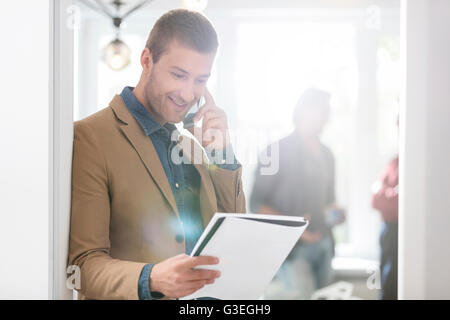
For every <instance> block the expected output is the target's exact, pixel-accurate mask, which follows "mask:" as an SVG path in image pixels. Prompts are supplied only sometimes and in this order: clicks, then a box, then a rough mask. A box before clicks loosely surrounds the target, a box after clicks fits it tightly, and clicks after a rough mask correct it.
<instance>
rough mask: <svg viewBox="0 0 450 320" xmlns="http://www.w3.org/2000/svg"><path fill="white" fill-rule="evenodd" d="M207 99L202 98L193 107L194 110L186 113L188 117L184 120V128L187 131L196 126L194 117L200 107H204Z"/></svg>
mask: <svg viewBox="0 0 450 320" xmlns="http://www.w3.org/2000/svg"><path fill="white" fill-rule="evenodd" d="M204 101H205V98H204V97H203V96H201V97H200V99H199V100H198V101H197V103H196V104H195V105H194V106H192V108H191V109H190V110H189V111H188V113H186V116H185V118H184V120H183V127H184V128H185V129H189V128H192V127H194V126H195V123H194V117H195V115H196V114H197V112H198V110H199V109H200V106H201V105H203V104H204V103H205V102H204Z"/></svg>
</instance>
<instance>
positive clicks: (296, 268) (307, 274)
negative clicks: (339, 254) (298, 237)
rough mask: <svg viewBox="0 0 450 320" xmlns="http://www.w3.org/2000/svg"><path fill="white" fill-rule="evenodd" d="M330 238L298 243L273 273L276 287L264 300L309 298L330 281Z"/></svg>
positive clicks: (331, 252)
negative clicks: (276, 271) (274, 273)
mask: <svg viewBox="0 0 450 320" xmlns="http://www.w3.org/2000/svg"><path fill="white" fill-rule="evenodd" d="M333 245H334V243H333V240H332V239H331V236H326V237H324V238H322V239H321V240H319V241H318V242H315V243H302V244H300V245H297V246H296V247H295V248H294V249H293V252H292V253H291V255H290V259H289V260H286V261H285V262H284V263H283V265H282V266H281V268H280V270H279V271H278V273H277V275H276V276H275V279H274V281H275V282H278V284H277V285H278V287H277V289H275V290H271V292H270V293H268V294H267V295H265V296H264V297H265V298H267V299H293V300H308V299H311V295H312V294H313V293H314V291H316V290H318V289H320V288H323V287H325V286H327V285H329V284H330V283H331V281H332V268H331V260H332V258H333V252H334V250H333V249H334V248H333Z"/></svg>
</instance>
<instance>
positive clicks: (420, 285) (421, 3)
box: [399, 0, 450, 299]
mask: <svg viewBox="0 0 450 320" xmlns="http://www.w3.org/2000/svg"><path fill="white" fill-rule="evenodd" d="M449 16H450V2H449V1H448V0H434V1H429V0H415V1H403V2H402V21H403V22H402V34H403V40H404V42H403V44H402V52H403V53H404V59H403V61H404V71H405V74H404V75H405V82H404V83H405V85H406V86H405V88H404V95H403V99H402V100H403V101H402V105H403V110H402V117H401V119H403V123H402V122H401V123H400V127H401V138H400V140H401V143H400V145H401V150H400V199H399V201H400V213H399V214H400V217H399V221H400V225H399V233H400V234H399V246H400V247H399V298H401V299H450V272H449V271H450V248H449V245H450V231H449V228H450V196H449V191H450V167H449V164H450V144H449V140H450V125H449V121H450V90H449V88H450V41H449V39H450V20H449V19H448V17H449ZM401 121H402V120H401Z"/></svg>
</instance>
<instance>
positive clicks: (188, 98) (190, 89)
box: [180, 81, 195, 103]
mask: <svg viewBox="0 0 450 320" xmlns="http://www.w3.org/2000/svg"><path fill="white" fill-rule="evenodd" d="M180 95H181V98H183V100H184V102H187V103H189V102H192V101H193V100H194V98H195V90H194V85H193V84H192V83H190V81H189V82H187V83H186V84H185V85H184V86H183V88H182V89H181V92H180Z"/></svg>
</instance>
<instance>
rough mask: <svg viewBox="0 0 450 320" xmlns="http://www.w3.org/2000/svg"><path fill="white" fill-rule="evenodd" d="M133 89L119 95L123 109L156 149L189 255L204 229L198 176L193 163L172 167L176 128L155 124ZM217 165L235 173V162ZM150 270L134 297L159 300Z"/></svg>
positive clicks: (146, 270) (147, 267) (148, 267)
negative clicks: (153, 286)
mask: <svg viewBox="0 0 450 320" xmlns="http://www.w3.org/2000/svg"><path fill="white" fill-rule="evenodd" d="M133 89H134V88H132V87H125V88H124V89H123V91H122V93H121V95H120V96H121V97H122V99H123V101H124V103H125V105H126V107H127V109H128V110H129V111H130V113H131V114H132V115H133V116H134V118H135V119H136V120H137V122H138V123H139V124H140V126H141V127H142V129H143V130H144V132H145V134H146V135H147V136H148V137H149V138H150V139H151V141H152V143H153V146H154V147H155V149H156V152H157V154H158V156H159V159H160V161H161V164H162V166H163V168H164V172H165V173H166V176H167V179H168V181H169V184H170V187H171V189H172V193H173V195H174V198H175V202H176V205H177V209H178V212H179V214H180V219H181V221H182V223H183V229H184V233H185V236H186V238H185V243H186V247H185V250H186V254H190V253H191V251H192V250H193V249H194V246H195V243H196V242H197V240H198V238H199V237H200V236H201V234H202V232H203V229H204V226H203V222H202V217H201V213H200V197H199V192H200V184H201V178H200V175H199V173H198V171H197V169H195V167H194V165H193V164H187V163H181V164H176V163H174V162H172V161H171V157H170V155H171V154H172V151H173V148H175V147H176V143H175V141H172V139H171V137H172V134H173V133H174V131H177V132H175V134H177V133H178V130H177V128H176V127H175V125H173V124H171V123H166V124H164V125H163V126H161V125H160V124H159V123H158V122H156V120H154V119H153V117H152V116H151V114H150V113H149V112H148V111H147V109H146V108H145V107H144V106H143V105H142V104H141V103H140V102H139V101H138V99H137V98H136V96H135V95H134V93H133ZM226 153H229V154H230V153H231V154H232V156H233V158H232V159H235V157H234V154H233V151H232V149H231V146H230V148H229V149H228V150H226V151H225V152H224V154H223V156H222V158H223V159H225V158H226ZM180 156H182V155H180ZM217 165H218V166H220V167H221V168H224V169H227V170H236V169H238V168H239V167H240V164H238V163H237V161H236V160H234V162H233V163H231V164H217ZM152 268H153V264H152V263H150V264H147V265H145V266H144V268H143V269H142V272H141V275H140V277H139V282H138V294H139V299H141V300H151V299H159V298H162V297H163V295H162V294H161V293H159V292H150V288H149V278H150V273H151V271H152Z"/></svg>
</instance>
